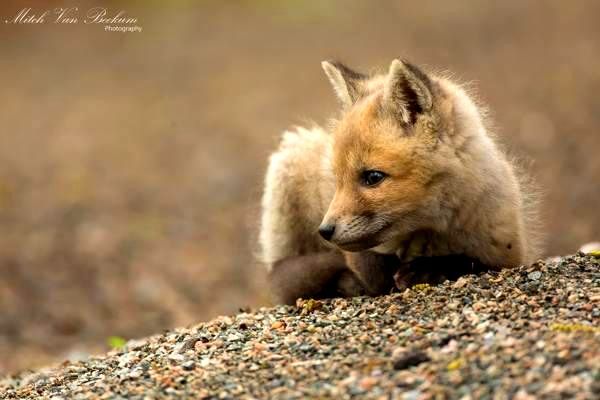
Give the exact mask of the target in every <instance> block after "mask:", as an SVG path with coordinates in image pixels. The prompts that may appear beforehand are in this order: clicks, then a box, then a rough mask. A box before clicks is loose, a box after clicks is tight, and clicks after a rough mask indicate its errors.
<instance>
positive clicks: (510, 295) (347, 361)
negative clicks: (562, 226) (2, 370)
mask: <svg viewBox="0 0 600 400" xmlns="http://www.w3.org/2000/svg"><path fill="white" fill-rule="evenodd" d="M599 322H600V258H596V257H593V256H589V255H588V256H586V255H583V254H582V253H579V254H577V255H574V256H569V257H564V258H557V259H552V260H546V261H544V262H542V261H539V262H537V263H535V264H533V265H532V266H528V267H521V268H518V269H514V270H506V271H502V272H500V273H486V274H483V275H479V276H473V275H470V276H466V277H462V278H460V279H459V280H458V281H456V282H446V283H444V284H442V285H440V286H437V287H430V286H428V285H417V286H415V287H413V288H412V289H410V290H407V291H405V292H404V293H399V294H394V295H390V296H383V297H379V298H367V297H360V298H354V299H334V300H331V301H322V302H321V301H314V300H308V301H302V300H299V301H298V304H297V305H296V307H291V306H279V307H274V308H262V309H259V310H256V311H253V312H242V313H240V314H238V315H235V316H231V317H220V318H217V319H215V320H213V321H211V322H207V323H202V324H199V325H197V326H194V327H191V328H188V329H177V330H174V331H172V332H167V333H165V334H162V335H157V336H153V337H150V338H147V339H143V340H135V341H129V342H128V343H127V345H126V346H125V347H124V348H123V349H121V350H118V351H113V352H111V353H109V354H107V355H105V356H101V357H93V358H90V359H89V360H87V361H83V362H77V363H68V362H65V363H63V364H62V365H60V366H57V367H54V368H50V369H46V370H40V371H36V372H25V373H21V374H19V375H16V376H12V377H7V378H4V379H2V380H0V390H1V391H2V393H3V394H2V395H1V396H0V397H1V398H3V399H12V398H53V399H63V398H64V399H71V398H74V399H80V398H81V399H87V398H123V397H126V398H132V399H137V398H139V399H142V398H144V399H154V398H186V397H188V398H223V399H230V398H259V399H262V398H286V399H287V398H298V399H301V398H307V397H309V398H332V399H345V398H376V399H387V398H405V399H428V398H463V399H484V398H493V399H505V398H506V399H509V398H511V399H534V398H552V399H554V398H577V399H592V398H596V399H597V398H599V397H600V324H599Z"/></svg>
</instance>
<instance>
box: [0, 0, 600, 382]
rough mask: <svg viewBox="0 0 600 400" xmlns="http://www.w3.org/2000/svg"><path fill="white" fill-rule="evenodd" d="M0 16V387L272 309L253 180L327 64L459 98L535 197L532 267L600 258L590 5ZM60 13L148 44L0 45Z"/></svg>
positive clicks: (598, 96)
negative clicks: (50, 366)
mask: <svg viewBox="0 0 600 400" xmlns="http://www.w3.org/2000/svg"><path fill="white" fill-rule="evenodd" d="M99 3H102V4H99ZM1 4H2V5H1V6H0V17H2V18H0V105H1V106H0V140H1V144H0V373H8V372H11V371H15V370H18V369H23V368H31V367H35V366H39V365H43V364H47V363H50V362H54V361H61V360H63V359H66V358H71V359H77V358H79V357H84V356H85V355H86V354H89V353H94V352H99V351H104V350H106V349H107V346H108V345H107V343H106V342H107V338H108V337H110V336H119V337H123V338H134V337H141V336H145V335H149V334H152V333H157V332H160V331H161V330H163V329H167V328H169V327H174V326H180V325H186V324H191V323H193V322H197V321H201V320H205V319H208V318H211V317H213V316H215V315H217V314H223V313H232V312H235V311H237V310H238V309H239V308H240V307H246V306H251V307H254V306H258V305H263V304H268V301H269V300H268V296H267V294H266V290H265V286H264V271H263V269H262V268H261V267H260V266H259V265H258V264H257V263H256V262H255V260H254V257H253V253H254V251H255V249H256V247H255V244H254V237H255V236H256V235H255V232H256V222H257V215H258V204H259V199H260V193H261V186H262V176H263V173H264V170H265V167H266V161H267V157H268V154H269V153H270V152H271V151H272V150H273V149H274V148H275V146H276V144H277V141H278V135H279V133H280V132H281V131H282V130H283V129H286V128H287V127H289V126H291V125H293V124H298V123H304V122H305V121H306V120H314V121H316V122H324V121H326V119H327V118H328V116H330V115H331V114H332V113H334V112H336V109H337V104H336V101H335V98H334V96H333V94H332V92H331V89H330V87H329V84H328V82H327V81H326V79H325V77H324V74H323V73H322V71H321V68H320V61H321V60H323V59H331V58H335V59H340V60H343V61H345V62H346V63H347V64H349V65H351V66H354V67H356V68H357V69H360V70H363V71H372V70H373V68H374V67H378V68H380V69H386V68H387V66H388V65H389V62H390V61H391V60H392V58H394V57H398V56H402V57H406V58H408V59H410V60H411V61H413V62H414V63H417V64H419V65H423V66H425V67H426V68H429V69H431V70H449V71H452V72H453V73H454V76H455V77H457V79H460V80H461V81H463V82H472V83H474V84H475V85H476V87H477V88H478V92H479V94H480V97H481V99H482V100H483V101H484V102H485V103H487V104H488V105H489V107H490V108H491V110H492V111H493V114H492V115H493V118H494V120H495V122H496V125H497V129H496V131H497V133H498V135H499V136H500V138H501V140H502V142H503V143H504V144H505V145H506V146H507V148H508V149H510V151H511V152H512V153H513V154H515V155H516V156H518V157H520V158H522V159H524V160H526V161H525V164H527V165H529V166H530V171H531V173H532V175H533V176H535V177H536V178H537V180H538V182H539V185H540V186H541V187H542V188H543V189H544V191H545V202H544V206H543V210H542V215H543V222H544V225H545V229H544V232H545V233H546V236H547V246H546V255H555V254H564V253H569V252H573V251H575V250H577V248H578V247H579V246H580V245H581V244H583V243H585V242H589V241H592V240H598V239H600V203H599V201H600V184H599V183H600V182H599V181H600V152H599V149H600V147H599V139H600V132H599V129H600V24H599V23H598V16H599V15H600V2H598V1H573V2H567V1H560V0H559V1H543V2H542V1H522V0H516V1H502V2H500V1H498V2H496V1H489V2H484V1H459V2H448V1H439V2H429V1H417V2H415V1H378V2H371V1H323V0H315V1H276V0H272V1H259V0H256V1H173V2H161V1H155V2H106V1H103V2H93V1H90V2H87V1H81V2H77V3H65V2H55V1H53V2H44V1H31V2H27V1H8V2H6V1H3V2H2V3H1ZM69 5H71V6H73V5H74V6H77V7H79V8H80V9H81V10H86V9H88V8H90V7H94V6H99V5H103V6H106V7H108V9H109V11H110V12H112V13H115V12H118V11H119V10H124V11H126V14H127V15H129V16H134V17H136V18H138V24H137V25H139V26H141V27H142V28H143V32H141V33H120V32H105V31H104V28H103V26H102V25H85V24H81V23H80V24H76V25H72V26H58V25H54V24H51V23H47V24H43V25H9V24H3V23H2V22H3V21H2V20H4V19H6V18H8V17H13V16H14V15H15V14H16V13H17V12H18V10H20V9H22V8H23V7H27V6H31V7H33V9H34V11H39V10H44V9H52V8H54V7H64V6H69ZM528 160H529V161H528Z"/></svg>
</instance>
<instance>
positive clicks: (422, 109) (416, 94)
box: [383, 60, 433, 124]
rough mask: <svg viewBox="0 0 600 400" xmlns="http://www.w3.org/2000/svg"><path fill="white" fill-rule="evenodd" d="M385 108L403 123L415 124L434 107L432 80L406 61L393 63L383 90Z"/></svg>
mask: <svg viewBox="0 0 600 400" xmlns="http://www.w3.org/2000/svg"><path fill="white" fill-rule="evenodd" d="M383 106H384V107H385V109H386V110H387V111H389V112H391V113H392V114H393V115H394V116H395V117H396V118H398V119H399V120H400V121H401V122H403V123H405V124H414V123H415V121H416V119H417V116H418V115H419V114H423V113H426V112H428V111H431V109H432V107H433V96H432V94H431V80H430V79H429V77H428V76H427V74H425V73H424V72H423V71H421V70H420V69H418V68H417V67H415V66H414V65H412V64H409V63H408V62H406V61H400V60H394V61H392V64H391V65H390V72H389V74H388V78H387V82H386V83H385V86H384V90H383Z"/></svg>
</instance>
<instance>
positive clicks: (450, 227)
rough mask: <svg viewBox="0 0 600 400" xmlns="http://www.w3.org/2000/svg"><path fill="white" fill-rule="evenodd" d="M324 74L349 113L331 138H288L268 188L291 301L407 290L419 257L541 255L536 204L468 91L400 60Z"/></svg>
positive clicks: (269, 247)
mask: <svg viewBox="0 0 600 400" xmlns="http://www.w3.org/2000/svg"><path fill="white" fill-rule="evenodd" d="M322 65H323V69H324V70H325V73H326V75H327V77H328V78H329V80H330V81H331V84H332V85H333V88H334V90H335V93H336V95H337V97H338V98H339V100H340V101H341V103H342V106H343V112H342V115H341V117H340V118H339V120H337V121H336V122H335V123H334V126H333V127H332V129H331V131H332V133H331V134H329V133H328V132H326V131H325V130H323V129H321V128H319V127H314V128H311V129H304V128H297V129H296V130H295V131H293V132H285V133H284V134H283V139H282V142H281V145H280V147H279V149H278V150H277V151H276V152H275V153H274V154H273V155H272V156H271V158H270V162H269V167H268V170H267V175H266V179H265V191H264V196H263V199H262V221H261V222H262V224H261V232H260V244H261V248H262V249H261V250H262V259H263V261H264V262H265V263H266V264H267V267H268V269H269V273H270V279H271V285H272V289H273V291H274V292H275V294H276V295H277V296H278V298H279V300H280V301H283V302H286V303H291V302H294V301H295V299H296V298H297V297H305V298H306V297H324V296H335V295H341V296H353V295H358V294H362V293H367V294H370V295H377V294H382V293H385V292H387V291H389V290H390V288H391V287H392V286H394V283H395V286H397V287H399V288H403V287H405V286H407V285H409V284H410V283H411V282H413V283H414V282H416V281H419V278H417V279H416V280H415V279H414V278H415V274H416V275H419V274H420V270H419V269H416V270H414V269H413V271H412V272H409V270H408V269H407V268H405V267H406V266H407V265H410V263H411V262H413V261H414V260H415V259H416V258H417V257H423V256H425V257H436V256H450V257H466V259H468V260H473V261H475V262H477V263H480V264H482V265H485V266H489V267H492V268H502V267H514V266H518V265H521V264H525V263H528V262H530V261H532V260H533V259H534V258H535V257H536V255H537V244H536V240H535V238H534V236H533V235H532V232H531V229H530V226H531V225H532V224H531V223H532V222H533V221H532V218H533V217H532V215H533V214H532V212H531V204H532V202H531V201H529V200H530V199H528V198H527V197H525V196H524V194H523V192H522V186H521V184H520V182H519V180H518V179H517V177H516V174H515V171H514V168H513V166H512V165H511V163H510V162H509V161H508V159H507V157H506V156H505V155H504V154H503V153H502V152H501V151H500V150H499V149H498V147H497V146H496V144H495V143H494V141H493V140H492V138H491V137H490V136H489V135H488V132H487V130H486V127H485V125H484V121H483V116H482V113H481V110H480V109H479V107H478V106H477V105H476V104H475V102H474V101H473V100H472V99H471V98H470V97H469V96H468V94H467V93H466V92H465V91H464V90H463V89H462V88H461V87H460V86H458V85H456V84H455V83H452V82H451V81H449V80H448V79H445V78H441V77H436V76H433V75H427V74H425V73H424V72H422V71H421V70H420V69H418V68H417V67H415V66H413V65H411V64H409V63H407V62H405V61H400V60H394V61H393V62H392V64H391V66H390V68H389V72H388V73H387V74H382V75H376V76H373V77H369V76H365V75H362V74H360V73H357V72H354V71H352V70H351V69H349V68H347V67H345V66H344V65H342V64H340V63H335V62H323V64H322ZM456 260H457V259H456ZM450 264H452V263H450ZM445 267H446V268H453V267H452V265H445ZM446 272H450V275H451V272H452V271H441V273H442V274H445V273H446ZM423 273H424V272H423ZM430 278H431V277H424V276H422V277H421V278H420V280H421V281H428V280H433V279H430Z"/></svg>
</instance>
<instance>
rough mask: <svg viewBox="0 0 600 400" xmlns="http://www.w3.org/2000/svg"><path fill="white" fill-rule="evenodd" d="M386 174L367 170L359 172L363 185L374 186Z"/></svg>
mask: <svg viewBox="0 0 600 400" xmlns="http://www.w3.org/2000/svg"><path fill="white" fill-rule="evenodd" d="M386 176H387V175H386V174H385V173H383V172H381V171H374V170H368V171H363V173H362V174H361V177H360V179H361V182H362V184H363V185H365V186H375V185H377V184H378V183H379V182H381V181H382V180H383V179H384V178H385V177H386Z"/></svg>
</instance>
